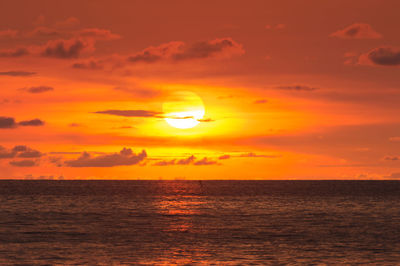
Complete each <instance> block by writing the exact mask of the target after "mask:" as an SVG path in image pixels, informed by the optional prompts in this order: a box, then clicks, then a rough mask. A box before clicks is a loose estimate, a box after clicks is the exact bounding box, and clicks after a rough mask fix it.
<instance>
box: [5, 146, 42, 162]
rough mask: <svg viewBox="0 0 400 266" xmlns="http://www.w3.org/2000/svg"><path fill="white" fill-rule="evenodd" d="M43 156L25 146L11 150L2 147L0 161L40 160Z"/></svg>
mask: <svg viewBox="0 0 400 266" xmlns="http://www.w3.org/2000/svg"><path fill="white" fill-rule="evenodd" d="M42 156H43V153H41V152H40V151H38V150H34V149H31V148H29V147H28V146H25V145H17V146H15V147H14V148H12V149H11V150H7V149H6V148H4V147H2V146H0V159H11V158H40V157H42Z"/></svg>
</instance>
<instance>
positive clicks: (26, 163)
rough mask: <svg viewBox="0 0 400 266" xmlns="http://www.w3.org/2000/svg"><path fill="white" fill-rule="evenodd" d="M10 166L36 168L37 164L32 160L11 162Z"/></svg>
mask: <svg viewBox="0 0 400 266" xmlns="http://www.w3.org/2000/svg"><path fill="white" fill-rule="evenodd" d="M10 165H12V166H16V167H33V166H36V165H37V163H36V161H34V160H22V161H11V162H10Z"/></svg>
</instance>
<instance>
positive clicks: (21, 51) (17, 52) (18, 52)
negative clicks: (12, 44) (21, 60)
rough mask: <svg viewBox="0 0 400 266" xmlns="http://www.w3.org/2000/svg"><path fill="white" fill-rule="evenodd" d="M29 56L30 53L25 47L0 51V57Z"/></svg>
mask: <svg viewBox="0 0 400 266" xmlns="http://www.w3.org/2000/svg"><path fill="white" fill-rule="evenodd" d="M28 54H30V51H29V50H28V49H27V48H25V47H20V48H15V49H6V50H0V57H21V56H24V55H28Z"/></svg>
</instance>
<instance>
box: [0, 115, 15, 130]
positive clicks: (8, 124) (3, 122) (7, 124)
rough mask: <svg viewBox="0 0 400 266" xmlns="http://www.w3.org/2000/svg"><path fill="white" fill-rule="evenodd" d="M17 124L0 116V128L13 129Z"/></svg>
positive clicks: (11, 119)
mask: <svg viewBox="0 0 400 266" xmlns="http://www.w3.org/2000/svg"><path fill="white" fill-rule="evenodd" d="M15 127H17V124H16V123H15V119H14V118H12V117H5V116H0V128H15Z"/></svg>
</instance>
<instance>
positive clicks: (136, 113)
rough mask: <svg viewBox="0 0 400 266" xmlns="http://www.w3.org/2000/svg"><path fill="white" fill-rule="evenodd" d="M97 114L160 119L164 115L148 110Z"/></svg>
mask: <svg viewBox="0 0 400 266" xmlns="http://www.w3.org/2000/svg"><path fill="white" fill-rule="evenodd" d="M95 114H108V115H116V116H125V117H158V116H159V115H160V114H162V113H160V112H155V111H146V110H105V111H98V112H95Z"/></svg>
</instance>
